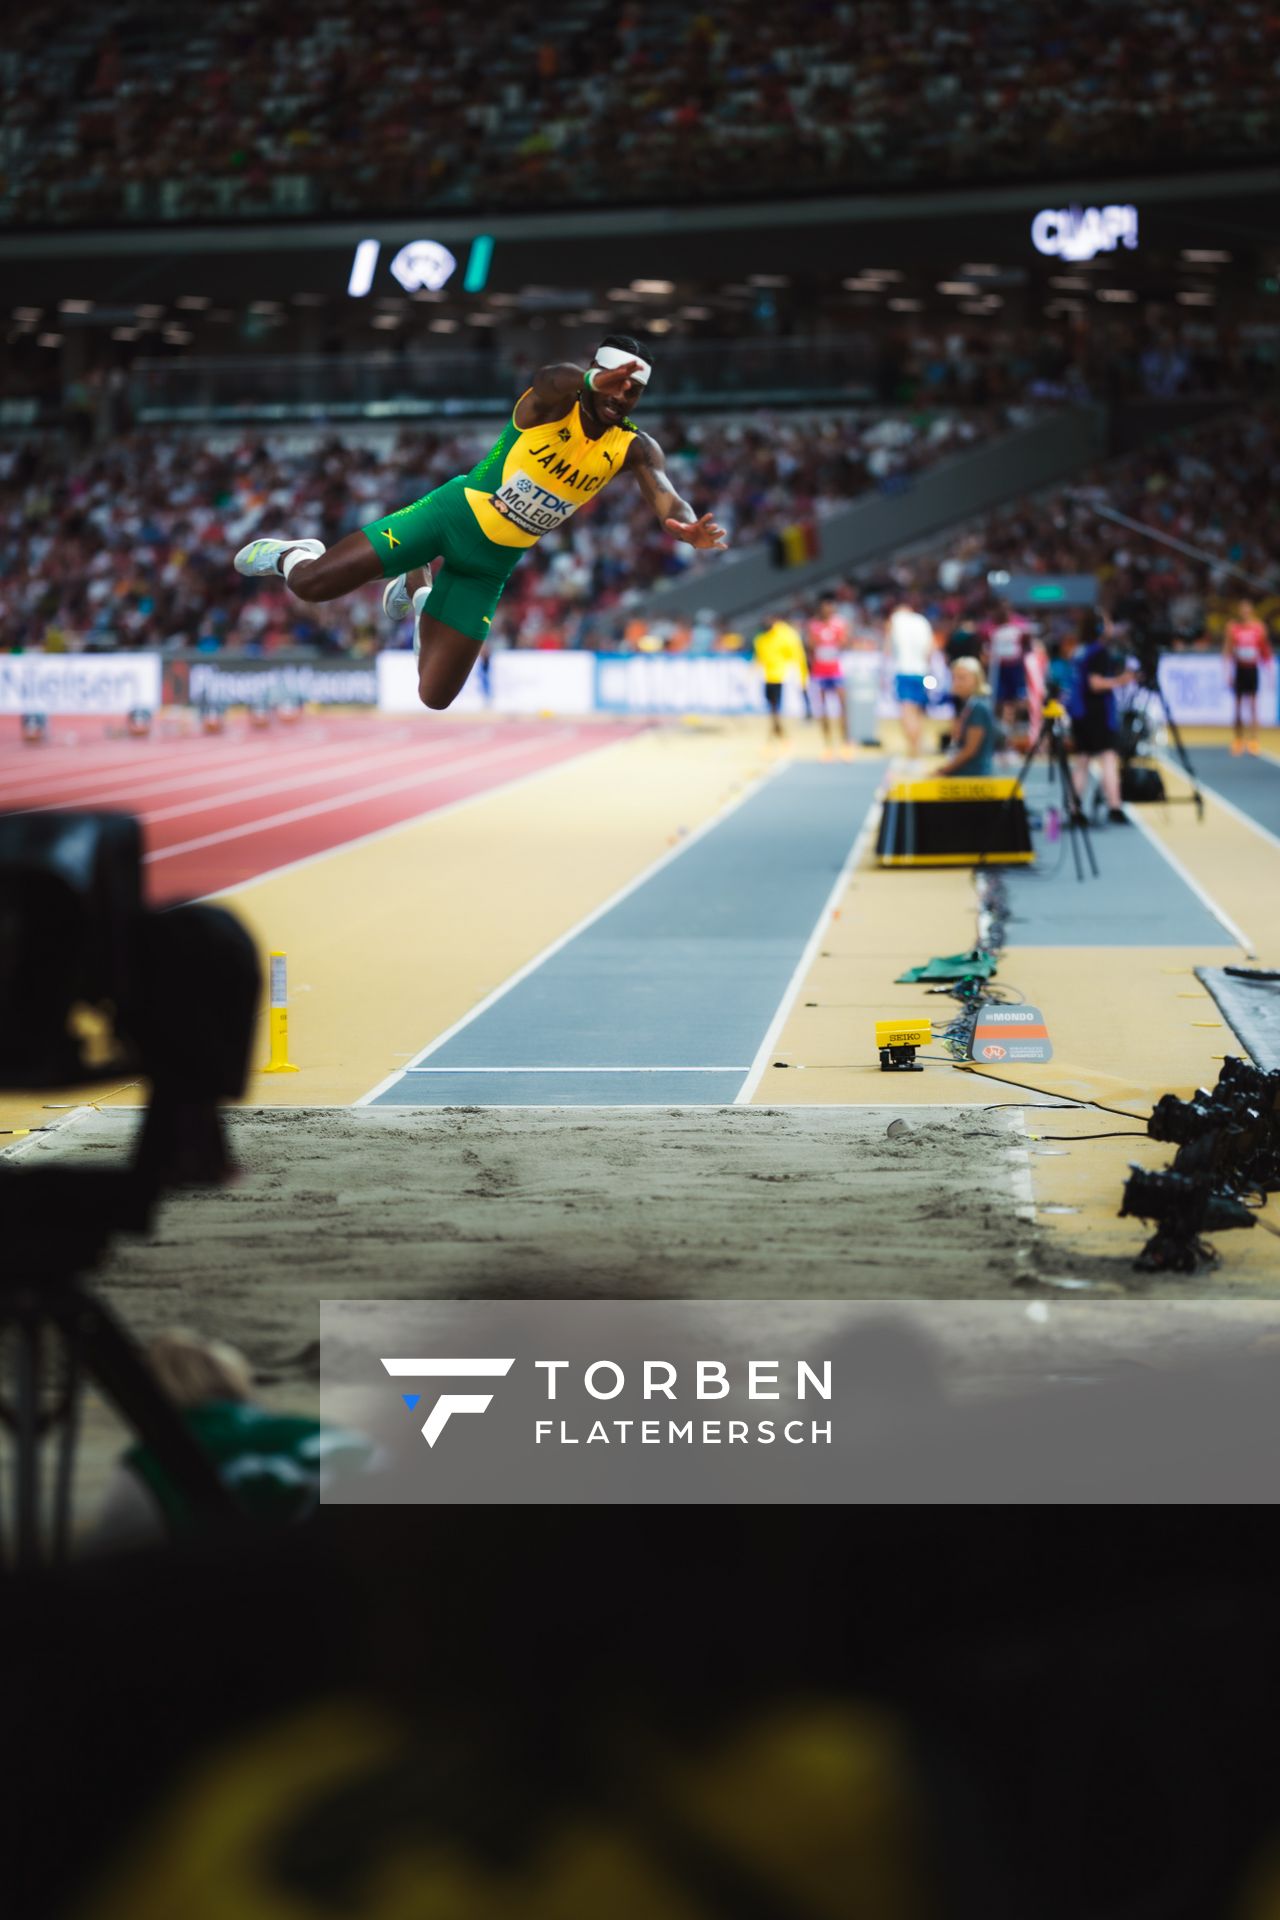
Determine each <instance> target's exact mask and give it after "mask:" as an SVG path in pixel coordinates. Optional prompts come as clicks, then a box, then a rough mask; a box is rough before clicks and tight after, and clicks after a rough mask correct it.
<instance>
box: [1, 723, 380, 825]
mask: <svg viewBox="0 0 1280 1920" xmlns="http://www.w3.org/2000/svg"><path fill="white" fill-rule="evenodd" d="M377 745H378V752H377V754H376V755H375V756H374V757H375V758H381V756H382V754H384V753H386V752H388V751H390V752H393V753H406V752H408V751H410V750H411V748H412V745H413V743H412V742H411V741H409V740H407V739H404V738H403V736H402V738H401V739H400V740H399V741H393V740H387V741H384V742H379V743H377ZM374 746H375V743H374V742H373V741H371V740H350V741H346V742H341V743H340V742H338V741H336V740H331V741H329V742H327V743H326V744H325V745H323V746H321V745H317V744H316V743H315V742H308V743H307V744H306V745H305V746H298V745H297V744H296V742H291V743H290V744H289V746H288V747H279V746H277V745H276V744H275V742H271V743H270V744H269V745H268V743H266V742H264V743H262V744H261V745H260V746H258V747H257V748H254V749H248V748H246V749H244V750H243V751H241V750H237V751H236V752H235V753H233V754H231V755H229V756H228V758H227V759H226V760H222V761H219V762H218V763H217V764H213V763H211V762H210V761H208V760H205V761H203V762H202V763H201V765H200V766H199V767H194V766H192V765H191V764H190V763H188V765H187V768H186V770H185V772H182V773H175V772H171V771H166V772H165V773H164V774H163V775H162V777H161V778H159V779H152V778H151V773H152V772H153V771H154V769H146V770H142V769H135V770H134V771H135V772H136V773H137V774H138V775H139V776H140V777H138V778H130V777H129V770H128V769H126V768H123V767H121V768H118V769H117V775H118V777H117V779H116V780H115V782H114V783H113V784H112V785H111V786H109V787H105V788H99V790H98V791H97V792H95V793H85V794H78V795H77V796H76V797H75V798H74V799H69V798H67V797H66V796H65V795H64V794H59V795H58V797H57V798H56V799H54V800H51V801H45V802H42V803H41V804H39V805H36V806H32V807H24V808H23V809H22V811H23V812H27V813H41V812H49V811H50V810H52V809H53V808H56V807H65V806H68V805H71V806H76V807H91V806H94V805H96V804H97V803H99V802H102V803H104V804H106V805H127V806H129V807H133V806H134V805H135V804H136V803H137V802H140V801H143V800H147V799H150V798H151V797H152V796H154V795H156V794H161V793H172V792H173V791H174V790H175V789H177V790H178V791H182V790H183V789H186V788H192V789H198V788H200V787H209V786H214V785H216V784H217V782H219V781H223V782H226V781H227V780H229V779H230V780H235V779H243V778H244V777H245V776H246V775H247V774H251V773H253V772H254V771H255V770H258V769H263V770H266V769H276V770H282V771H284V772H287V773H295V772H305V771H307V770H309V769H312V768H315V767H325V766H334V765H336V764H337V763H338V762H339V761H340V760H341V758H342V757H343V756H344V755H347V756H350V755H364V756H365V758H366V759H368V757H369V756H370V755H371V754H373V753H374ZM99 777H101V776H99Z"/></svg>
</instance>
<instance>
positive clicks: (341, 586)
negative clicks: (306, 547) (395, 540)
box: [281, 533, 382, 605]
mask: <svg viewBox="0 0 1280 1920" xmlns="http://www.w3.org/2000/svg"><path fill="white" fill-rule="evenodd" d="M281 557H282V558H285V557H287V556H284V555H282V556H281ZM381 579H382V564H381V562H380V561H379V559H378V556H377V554H376V553H375V552H374V550H373V548H372V547H371V546H370V545H369V542H368V541H367V540H366V538H365V536H364V535H363V534H362V533H349V534H348V535H347V536H346V538H345V540H339V542H338V544H337V546H336V547H330V548H329V550H328V552H327V553H322V554H321V555H320V557H319V559H317V560H300V561H299V562H298V564H297V566H296V567H294V568H292V569H291V570H290V573H289V579H288V587H289V591H290V593H296V594H297V596H298V598H299V600H306V601H309V602H310V603H312V604H313V605H314V604H316V603H318V602H320V601H323V600H341V599H342V598H343V596H344V594H348V593H354V592H355V590H356V588H357V587H367V586H368V585H369V584H370V583H371V581H374V580H381Z"/></svg>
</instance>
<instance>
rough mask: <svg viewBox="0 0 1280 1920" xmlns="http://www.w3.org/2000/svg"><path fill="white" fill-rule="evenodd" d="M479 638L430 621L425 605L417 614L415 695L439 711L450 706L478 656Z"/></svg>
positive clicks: (442, 623)
mask: <svg viewBox="0 0 1280 1920" xmlns="http://www.w3.org/2000/svg"><path fill="white" fill-rule="evenodd" d="M483 645H484V642H483V641H482V640H468V638H467V636H466V634H465V633H459V632H458V630H457V628H456V627H446V625H445V623H444V621H443V620H433V619H432V618H431V615H430V614H429V613H428V612H427V610H426V608H425V607H424V608H423V609H422V612H421V613H420V614H419V616H418V698H419V699H420V700H421V702H422V704H423V706H424V707H434V708H435V709H436V711H437V712H442V711H443V710H444V708H445V707H451V706H452V705H453V703H454V701H455V700H456V699H457V697H458V695H459V694H460V693H461V692H462V689H463V688H464V687H465V686H466V684H467V677H468V675H469V674H470V672H471V669H472V667H474V665H475V663H476V661H477V660H478V659H479V658H480V649H481V647H482V646H483Z"/></svg>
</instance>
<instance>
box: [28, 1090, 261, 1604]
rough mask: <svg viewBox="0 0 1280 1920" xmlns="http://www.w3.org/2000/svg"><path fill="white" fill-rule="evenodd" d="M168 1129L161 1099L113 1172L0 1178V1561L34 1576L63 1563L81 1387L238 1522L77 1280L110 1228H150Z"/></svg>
mask: <svg viewBox="0 0 1280 1920" xmlns="http://www.w3.org/2000/svg"><path fill="white" fill-rule="evenodd" d="M185 1117H186V1116H178V1118H179V1120H180V1122H181V1120H182V1119H185ZM174 1121H175V1115H174V1114H173V1113H172V1112H169V1111H166V1105H165V1103H164V1102H163V1100H161V1101H153V1102H152V1105H151V1107H150V1108H149V1109H148V1112H147V1115H146V1118H145V1121H144V1125H143V1132H142V1139H141V1142H140V1145H139V1148H138V1151H137V1153H136V1155H135V1158H134V1160H133V1162H132V1164H131V1165H130V1166H128V1167H126V1168H122V1169H119V1170H114V1169H113V1170H105V1169H104V1170H103V1171H101V1172H99V1171H98V1170H97V1169H96V1168H95V1169H92V1170H87V1171H81V1170H80V1169H76V1168H70V1167H48V1168H45V1167H41V1168H33V1169H31V1170H30V1171H28V1170H26V1169H25V1168H24V1169H22V1170H19V1169H18V1168H16V1167H14V1168H13V1169H12V1170H10V1169H9V1168H7V1167H6V1168H4V1169H3V1170H0V1223H2V1225H3V1233H4V1242H5V1268H4V1273H3V1276H0V1355H2V1354H3V1352H4V1349H5V1348H7V1349H8V1353H7V1364H6V1365H4V1366H3V1367H0V1431H4V1430H7V1432H8V1435H9V1438H10V1440H11V1442H12V1454H13V1476H12V1483H11V1485H12V1520H11V1524H10V1526H9V1527H8V1529H7V1532H8V1536H9V1538H8V1542H7V1545H6V1544H0V1567H4V1566H8V1567H11V1568H13V1569H15V1570H22V1569H30V1568H33V1567H36V1566H38V1565H40V1564H42V1563H43V1562H47V1561H52V1562H57V1561H60V1560H62V1559H64V1558H65V1557H66V1554H67V1551H68V1548H69V1545H70V1538H71V1506H72V1482H73V1474H74V1468H75V1456H76V1448H77V1441H78V1437H79V1426H80V1416H81V1410H82V1400H83V1392H84V1387H85V1384H86V1382H90V1383H92V1384H93V1385H94V1386H96V1387H97V1388H98V1390H99V1391H100V1392H101V1393H102V1395H103V1397H104V1398H105V1399H106V1400H107V1401H108V1402H109V1403H110V1404H111V1405H112V1406H113V1407H114V1408H115V1410H116V1411H117V1413H118V1414H119V1415H120V1416H121V1418H122V1419H123V1420H124V1422H125V1425H126V1426H127V1427H128V1428H129V1429H130V1430H131V1431H132V1433H133V1434H134V1435H135V1436H136V1437H137V1438H138V1439H139V1440H141V1441H142V1443H143V1445H144V1446H147V1447H149V1448H150V1449H151V1450H152V1452H153V1453H154V1454H155V1456H156V1457H157V1459H158V1460H160V1461H161V1462H162V1463H163V1465H164V1468H165V1471H166V1473H167V1474H168V1476H169V1478H170V1479H171V1480H172V1481H173V1483H174V1484H175V1485H176V1486H177V1487H178V1488H179V1489H180V1491H181V1493H182V1495H183V1496H184V1498H185V1500H186V1502H187V1504H188V1507H189V1510H190V1512H191V1513H192V1514H193V1516H197V1517H199V1518H200V1519H203V1520H205V1521H219V1520H221V1521H223V1522H234V1520H235V1517H236V1515H237V1513H238V1511H239V1509H238V1507H237V1503H236V1501H235V1499H234V1497H233V1496H232V1494H231V1493H230V1492H229V1491H228V1490H227V1488H226V1487H225V1486H224V1484H223V1482H222V1481H221V1479H220V1478H219V1476H218V1472H217V1469H216V1468H215V1466H214V1464H213V1462H212V1461H211V1460H210V1459H209V1458H208V1456H207V1455H206V1454H205V1453H204V1452H203V1451H202V1450H201V1448H200V1447H199V1445H198V1444H197V1442H196V1441H195V1440H194V1439H193V1438H192V1435H191V1434H190V1432H189V1431H188V1429H187V1427H186V1426H185V1425H184V1423H183V1421H182V1418H181V1416H180V1415H179V1413H178V1411H177V1409H176V1408H175V1407H174V1405H173V1404H172V1402H171V1401H170V1400H168V1399H167V1398H166V1396H165V1395H164V1393H163V1392H162V1391H161V1389H160V1386H159V1384H158V1383H157V1381H156V1380H155V1378H154V1377H153V1375H152V1373H151V1371H150V1369H149V1368H148V1366H147V1365H146V1363H145V1361H144V1359H143V1357H142V1354H141V1352H140V1350H139V1349H138V1347H137V1345H136V1344H135V1342H134V1341H133V1340H132V1339H131V1338H130V1337H129V1335H128V1333H127V1332H126V1331H125V1329H124V1327H123V1325H122V1324H121V1322H120V1321H119V1320H118V1319H117V1317H116V1316H115V1314H114V1313H112V1311H111V1309H110V1308H109V1307H108V1306H106V1304H105V1303H104V1302H103V1301H101V1300H99V1299H96V1298H95V1297H94V1295H93V1294H92V1293H91V1292H90V1290H89V1289H88V1287H86V1286H85V1284H84V1281H83V1275H84V1273H85V1271H86V1270H87V1269H89V1268H91V1267H92V1266H94V1265H96V1264H97V1262H98V1261H99V1260H100V1259H101V1257H102V1255H103V1254H104V1253H105V1251H106V1249H107V1247H108V1245H109V1244H110V1241H111V1239H112V1237H113V1236H114V1235H115V1234H116V1233H118V1232H121V1231H124V1232H138V1231H140V1230H142V1229H143V1228H145V1227H146V1225H147V1224H148V1221H149V1219H150V1216H151V1211H152V1207H153V1205H154V1202H155V1200H156V1199H157V1197H158V1195H159V1192H160V1188H161V1182H160V1180H159V1179H157V1178H155V1177H154V1173H153V1171H152V1162H153V1161H154V1158H155V1156H156V1153H157V1143H158V1141H162V1140H163V1138H164V1136H166V1135H169V1134H171V1132H172V1130H173V1127H174ZM214 1124H215V1125H216V1119H215V1121H214ZM159 1150H160V1151H163V1146H160V1148H159ZM46 1456H49V1457H48V1459H46Z"/></svg>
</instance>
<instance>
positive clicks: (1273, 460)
mask: <svg viewBox="0 0 1280 1920" xmlns="http://www.w3.org/2000/svg"><path fill="white" fill-rule="evenodd" d="M1111 513H1120V514H1122V515H1123V516H1124V520H1125V521H1129V522H1133V523H1134V524H1133V525H1125V524H1124V523H1123V522H1121V521H1118V520H1116V519H1113V518H1109V517H1108V515H1109V514H1111ZM1170 540H1172V541H1175V542H1177V543H1179V544H1178V545H1174V546H1170V545H1168V544H1166V543H1167V542H1168V541H1170ZM1187 548H1191V549H1194V550H1195V552H1188V551H1186V549H1187ZM1196 553H1199V554H1202V555H1203V556H1204V557H1203V558H1197V557H1196ZM1277 555H1280V411H1278V410H1277V409H1276V408H1275V407H1274V406H1267V407H1262V408H1259V409H1258V410H1257V411H1255V412H1253V413H1249V414H1244V413H1240V414H1229V415H1219V416H1217V417H1216V418H1214V419H1213V420H1210V421H1207V422H1204V423H1202V424H1201V425H1199V426H1197V427H1194V428H1189V429H1186V430H1184V431H1183V432H1181V433H1177V434H1173V435H1170V436H1169V437H1168V438H1167V439H1164V440H1160V441H1158V442H1156V443H1154V444H1153V445H1151V446H1149V447H1145V448H1144V449H1143V450H1142V451H1141V452H1139V453H1136V454H1133V455H1131V456H1130V457H1129V458H1127V459H1124V460H1119V461H1112V462H1109V463H1108V464H1107V465H1105V466H1101V467H1098V468H1095V469H1094V470H1092V471H1091V472H1089V473H1086V474H1084V475H1083V476H1082V477H1081V479H1080V480H1079V481H1077V482H1074V483H1073V484H1072V485H1070V486H1068V487H1060V488H1056V489H1054V490H1053V491H1052V492H1050V493H1047V494H1043V495H1040V496H1038V497H1037V498H1035V499H1033V500H1022V501H1018V502H1017V503H1015V504H1014V505H1012V506H1009V507H1005V508H1002V509H1000V510H999V511H998V512H996V513H993V514H991V515H989V516H988V517H987V519H986V520H985V521H983V522H982V523H981V525H979V526H977V527H971V528H969V529H968V530H966V531H964V532H962V533H960V534H957V535H953V536H952V537H951V538H950V539H949V540H948V541H947V543H946V545H945V547H944V548H943V549H941V550H940V551H938V550H935V554H934V557H933V558H932V560H931V561H929V560H922V561H913V562H911V563H905V564H904V569H903V570H904V572H905V573H906V574H907V575H908V576H909V577H910V579H911V580H915V579H917V578H918V580H919V582H920V585H921V587H922V588H923V591H924V597H925V599H926V601H927V602H928V606H929V610H930V611H931V613H932V614H933V616H934V617H935V618H936V619H938V620H940V621H941V622H942V623H943V624H944V625H947V626H949V627H950V628H951V629H952V630H953V631H965V632H972V631H974V630H980V629H981V628H982V627H983V626H984V625H987V626H989V625H990V623H991V622H992V621H993V619H994V615H995V607H996V601H995V598H994V596H993V594H992V592H991V590H990V589H989V587H988V584H987V579H988V575H989V574H990V573H991V572H993V571H999V570H1003V571H1005V572H1008V573H1014V572H1016V573H1031V574H1082V573H1083V574H1092V575H1094V577H1095V578H1096V579H1097V581H1098V583H1099V586H1100V588H1101V592H1102V598H1103V601H1104V602H1105V604H1106V606H1107V607H1108V608H1109V610H1110V612H1111V613H1112V614H1113V615H1114V617H1115V619H1116V621H1117V622H1118V623H1122V624H1123V626H1124V627H1125V628H1126V629H1127V630H1128V631H1129V632H1130V633H1131V635H1132V636H1133V637H1134V638H1147V639H1154V640H1156V641H1158V642H1159V643H1160V644H1162V645H1165V646H1169V647H1173V648H1175V649H1176V648H1179V647H1185V646H1187V645H1198V646H1204V647H1215V648H1216V647H1220V646H1221V645H1222V641H1223V637H1224V631H1225V627H1226V623H1227V621H1228V619H1229V618H1230V616H1231V613H1232V609H1233V608H1234V607H1235V606H1236V604H1237V602H1238V600H1239V596H1240V592H1241V589H1242V587H1243V586H1245V585H1246V584H1247V580H1242V579H1241V577H1240V574H1239V573H1237V572H1236V571H1235V569H1241V570H1242V571H1243V573H1244V575H1245V576H1251V577H1252V578H1253V579H1254V580H1257V581H1261V582H1264V583H1265V582H1267V581H1270V582H1271V583H1272V584H1271V586H1270V589H1269V590H1256V591H1255V593H1254V600H1253V604H1254V606H1255V609H1256V612H1257V614H1258V616H1259V618H1260V619H1261V620H1262V621H1263V622H1264V623H1269V624H1271V625H1272V626H1274V625H1275V624H1276V623H1277V622H1278V621H1280V567H1278V566H1277ZM926 579H928V581H929V584H928V585H926V584H925V583H926ZM867 590H868V589H867V587H866V585H865V583H864V586H863V591H864V592H865V591H867ZM1055 638H1056V636H1055Z"/></svg>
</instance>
